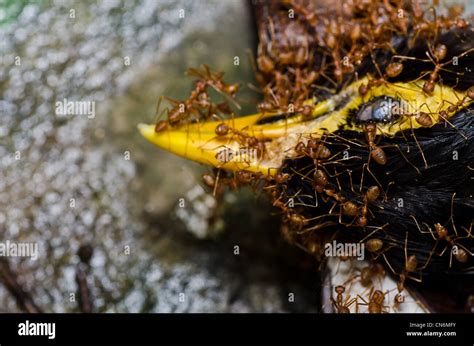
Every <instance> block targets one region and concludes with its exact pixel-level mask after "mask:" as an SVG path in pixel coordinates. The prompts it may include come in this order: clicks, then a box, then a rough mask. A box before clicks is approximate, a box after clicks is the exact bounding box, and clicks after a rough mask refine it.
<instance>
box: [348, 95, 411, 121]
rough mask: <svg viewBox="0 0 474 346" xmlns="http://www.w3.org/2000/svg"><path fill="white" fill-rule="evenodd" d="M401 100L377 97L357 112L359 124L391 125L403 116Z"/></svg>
mask: <svg viewBox="0 0 474 346" xmlns="http://www.w3.org/2000/svg"><path fill="white" fill-rule="evenodd" d="M402 111H403V107H402V102H401V101H400V100H397V99H394V98H392V97H388V96H381V97H376V98H374V99H372V100H370V101H368V102H366V103H365V104H363V105H362V106H361V107H360V108H359V110H358V111H357V115H356V121H357V122H359V123H390V122H392V121H394V120H395V119H396V118H397V117H398V116H400V115H401V114H402Z"/></svg>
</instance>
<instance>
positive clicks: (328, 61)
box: [155, 0, 474, 312]
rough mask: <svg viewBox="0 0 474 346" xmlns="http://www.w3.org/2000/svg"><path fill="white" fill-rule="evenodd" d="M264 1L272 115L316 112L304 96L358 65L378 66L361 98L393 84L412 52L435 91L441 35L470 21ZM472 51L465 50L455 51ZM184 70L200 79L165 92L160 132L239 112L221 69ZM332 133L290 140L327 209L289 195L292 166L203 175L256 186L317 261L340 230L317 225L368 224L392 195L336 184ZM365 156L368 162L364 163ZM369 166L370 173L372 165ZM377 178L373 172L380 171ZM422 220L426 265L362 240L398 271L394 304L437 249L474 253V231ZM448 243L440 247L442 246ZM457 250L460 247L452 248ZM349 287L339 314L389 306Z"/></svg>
mask: <svg viewBox="0 0 474 346" xmlns="http://www.w3.org/2000/svg"><path fill="white" fill-rule="evenodd" d="M267 6H269V7H270V8H271V11H272V15H269V16H266V17H265V16H264V15H262V17H265V18H264V20H261V21H260V22H259V23H258V24H259V28H258V29H259V38H260V41H259V46H258V56H257V59H256V64H255V63H254V67H255V73H256V80H257V82H258V83H259V84H260V88H259V89H260V90H261V92H262V96H263V101H262V102H260V103H259V104H258V110H259V111H260V112H261V113H263V114H265V113H275V114H285V115H287V116H290V115H291V114H301V115H302V116H303V119H304V118H309V117H311V115H312V113H313V106H312V105H311V104H309V103H307V102H305V101H307V100H309V99H311V98H313V97H315V98H316V99H318V97H319V96H320V95H325V96H327V95H332V94H337V93H338V92H339V91H340V90H342V89H343V88H344V86H347V85H349V84H350V83H352V82H354V81H357V80H358V77H359V76H358V67H360V66H361V65H362V64H364V63H367V61H369V62H372V63H373V66H374V67H375V70H376V74H375V75H374V76H373V75H369V76H368V82H366V83H363V84H360V86H359V89H358V93H359V94H360V96H362V97H363V96H365V95H367V94H368V93H369V92H370V90H371V89H372V88H374V87H378V86H380V85H384V84H389V83H390V80H391V79H392V78H396V77H398V76H400V74H401V73H402V72H403V70H404V62H406V61H407V60H419V61H421V62H424V63H432V65H433V69H432V70H431V71H428V72H425V73H422V74H421V75H420V76H419V78H418V79H417V80H420V79H424V83H423V85H422V87H421V88H420V92H422V93H425V94H427V95H430V94H432V93H433V91H434V90H435V86H436V85H437V84H439V83H441V82H442V81H441V79H440V73H441V71H443V70H446V66H448V65H449V64H451V63H452V60H449V61H446V56H447V53H448V52H447V47H446V46H445V45H444V44H440V43H438V42H437V38H438V37H439V35H440V33H441V32H442V31H443V30H448V29H452V28H457V29H465V28H467V27H468V26H469V23H468V22H467V21H466V20H464V19H461V18H459V15H460V13H461V12H462V10H461V9H460V8H459V7H457V6H453V7H451V8H450V9H449V12H448V15H447V16H446V17H445V16H440V15H436V13H435V10H434V9H433V8H430V9H429V10H428V11H424V10H422V8H421V5H420V3H419V1H417V0H414V1H413V2H410V1H405V0H384V1H379V0H369V1H366V0H360V1H359V0H352V1H344V3H343V5H342V8H341V9H340V10H339V12H337V13H329V12H328V10H327V9H325V10H318V9H317V8H312V4H304V5H303V4H301V3H300V2H298V1H294V0H284V1H281V2H274V3H272V2H270V4H267ZM267 10H268V9H267ZM427 13H429V15H427ZM398 36H403V37H406V38H408V39H407V42H408V46H413V45H415V44H416V43H417V42H419V41H424V42H428V51H427V52H426V56H427V59H420V58H414V57H409V56H402V55H397V54H396V50H395V49H394V47H393V45H392V42H393V40H394V38H396V37H398ZM470 51H471V50H469V51H467V52H465V53H463V54H461V55H459V56H458V58H460V57H462V56H463V55H465V54H467V53H469V52H470ZM383 53H386V54H388V56H390V57H391V58H390V60H389V61H387V64H386V65H385V67H384V68H380V67H379V65H378V64H377V63H376V62H375V56H376V55H380V54H383ZM188 74H189V75H191V76H193V77H197V80H196V82H195V86H194V89H193V90H192V92H191V93H190V95H189V97H188V98H187V99H185V100H181V101H177V100H171V99H168V100H169V102H170V103H171V105H172V107H171V108H170V109H167V110H166V112H167V119H166V120H161V121H159V122H157V124H156V128H155V131H156V132H161V131H164V130H165V129H167V128H168V127H176V126H181V125H183V124H186V123H193V122H199V121H201V120H203V121H205V120H224V119H225V118H227V117H233V116H234V115H235V113H234V111H233V110H232V107H231V104H232V105H234V106H235V105H236V104H237V103H236V101H235V95H236V93H237V91H238V89H239V86H238V85H237V84H226V83H225V82H224V81H223V74H222V73H216V72H213V71H211V70H210V69H209V68H208V67H207V66H203V68H202V69H200V70H198V69H190V70H189V71H188ZM209 88H212V89H213V90H215V91H217V92H218V93H219V94H221V95H222V96H223V97H224V99H225V100H224V102H222V103H219V104H216V103H213V102H212V101H211V98H210V96H209V93H208V91H209ZM325 96H321V97H325ZM473 100H474V86H472V87H470V88H469V89H468V90H467V92H466V96H465V97H463V98H461V99H459V100H458V102H456V103H452V104H450V105H449V107H448V108H447V109H446V110H445V111H440V112H439V114H438V115H439V116H438V117H437V118H435V117H433V114H429V113H426V112H418V113H416V114H415V115H414V118H415V120H416V122H417V123H418V124H419V125H420V126H422V127H431V126H432V125H433V124H434V122H433V119H438V121H440V122H444V123H449V120H448V118H449V115H448V113H454V112H456V111H458V110H459V109H461V108H462V107H464V106H465V104H466V103H468V102H472V101H473ZM410 116H412V115H410ZM363 127H364V128H363V129H364V133H365V139H366V145H367V147H368V150H369V160H373V161H374V162H375V163H376V164H377V165H385V164H386V163H387V156H386V154H385V151H384V150H383V148H382V147H380V146H378V145H377V140H376V137H377V135H378V134H377V125H376V124H375V123H370V122H369V123H366V124H364V125H363ZM215 135H216V136H218V137H224V136H228V135H231V136H234V137H235V138H237V139H238V141H239V143H240V144H241V145H242V146H243V147H247V148H253V149H255V150H256V151H257V152H258V154H259V157H263V156H264V155H265V151H266V148H265V142H263V141H262V140H259V139H257V138H256V137H255V136H253V135H251V134H250V133H248V132H247V131H246V130H245V129H236V128H233V127H232V126H231V125H229V123H228V122H227V123H225V122H221V123H220V124H219V125H217V126H216V128H215ZM329 138H330V135H328V136H327V138H326V137H324V136H323V137H321V138H314V137H313V136H312V135H311V134H310V135H308V136H307V137H302V138H301V139H300V140H299V141H298V143H297V144H296V146H295V147H294V148H289V149H290V152H291V153H292V155H293V156H292V158H293V159H296V158H302V157H305V158H308V159H309V160H310V161H312V162H313V165H314V166H313V168H312V169H311V170H309V172H310V174H309V175H308V174H305V175H304V176H302V177H301V179H302V180H305V181H307V182H309V183H310V184H311V186H312V187H313V188H314V191H315V192H316V193H317V194H319V195H320V196H322V197H323V199H324V201H325V202H329V203H332V207H330V209H329V212H328V214H326V215H320V216H317V217H314V218H311V219H310V218H307V217H305V216H304V215H303V214H302V213H301V212H299V211H298V208H294V206H293V202H294V201H293V198H292V197H291V196H288V195H286V193H285V191H286V184H287V183H288V182H289V181H290V179H291V178H292V176H293V174H292V173H291V172H289V173H288V172H283V171H282V170H280V171H277V172H276V173H274V174H270V173H269V174H263V173H255V172H251V171H246V170H241V171H237V172H228V171H225V170H223V169H220V168H214V170H213V172H212V174H211V173H206V174H204V175H203V181H204V183H205V185H207V186H208V187H210V188H211V189H212V190H213V193H214V195H215V196H220V195H222V194H223V192H224V190H225V186H228V187H229V188H230V189H232V190H237V189H238V188H239V187H240V186H250V187H251V188H252V189H254V190H255V191H264V192H265V193H266V194H267V195H268V196H269V199H270V201H271V203H272V204H273V206H275V207H276V208H278V209H279V210H280V211H281V213H282V214H283V220H284V223H283V226H282V233H283V235H284V237H285V238H286V239H287V240H288V241H290V242H292V243H294V244H296V245H297V246H299V247H301V248H303V249H304V250H306V251H307V252H309V253H311V254H313V255H315V256H316V257H317V258H318V259H321V257H322V256H323V255H322V253H323V251H322V244H324V243H325V242H327V241H328V239H330V238H331V237H333V236H334V234H333V233H329V234H327V233H324V232H314V231H316V230H321V229H324V228H327V227H329V226H333V225H338V224H339V225H340V224H344V221H343V219H344V218H345V217H349V218H351V219H352V220H353V221H352V223H351V224H353V225H354V226H356V227H364V228H365V227H367V228H369V227H370V218H371V212H370V207H371V205H372V204H375V203H383V202H384V201H386V198H387V196H386V195H385V196H383V197H382V191H381V188H380V187H379V186H377V185H373V186H369V187H368V188H366V189H365V190H364V191H362V190H360V191H359V197H361V198H360V200H362V201H363V203H362V204H361V203H356V202H355V201H353V200H351V198H348V197H347V196H345V195H344V194H343V193H342V192H341V191H340V188H338V182H337V174H338V173H335V174H329V170H328V167H330V165H335V164H337V160H335V158H336V157H337V156H338V155H339V154H340V153H335V152H331V150H330V149H329V148H328V145H327V143H326V142H327V141H328V140H329ZM369 163H370V162H368V163H365V165H367V166H368V165H369ZM367 171H368V172H370V170H369V168H368V167H367ZM294 174H299V173H298V172H294ZM349 174H350V172H349ZM374 178H375V180H376V177H374ZM331 180H332V181H333V182H331ZM360 186H363V184H362V183H361V184H360ZM336 210H337V211H338V212H336ZM328 215H329V216H334V215H336V216H338V219H337V220H334V221H328V220H327V219H326V216H328ZM415 222H416V219H415ZM416 225H417V226H418V229H419V231H420V232H422V233H430V234H431V236H432V237H433V238H434V240H435V247H434V249H433V251H432V252H431V254H430V256H429V258H428V260H427V261H426V263H425V264H424V265H422V266H419V263H418V259H417V257H416V255H410V256H408V253H407V245H406V243H405V265H404V268H403V270H402V271H401V272H398V273H397V272H396V271H395V270H394V269H393V268H392V266H391V265H390V263H389V261H388V260H387V258H386V257H385V253H384V252H385V251H386V250H387V248H390V246H400V244H398V245H389V244H386V241H385V240H382V239H379V238H376V237H370V236H368V237H365V238H364V239H363V240H361V241H363V242H364V244H365V247H366V249H367V250H368V251H369V252H370V253H371V254H373V259H374V260H376V259H377V258H378V257H380V256H381V257H383V258H384V259H385V261H386V263H387V265H388V267H389V268H390V269H391V270H392V272H393V274H394V275H396V276H398V278H399V282H398V285H397V286H398V294H397V295H396V296H395V300H394V304H395V307H397V306H399V304H400V303H402V302H403V299H402V298H403V296H402V291H403V289H404V285H405V281H406V280H407V279H413V280H415V281H419V280H420V279H419V278H418V277H417V276H416V273H420V272H421V271H422V270H423V269H425V268H426V267H427V266H428V265H429V262H430V259H431V257H432V256H436V255H438V256H443V255H444V253H445V252H446V251H448V249H450V250H449V251H450V252H451V256H450V266H451V261H452V257H453V255H454V258H455V260H456V261H458V262H460V263H466V262H467V261H468V260H469V259H470V258H471V257H472V256H474V254H473V253H472V252H470V251H469V249H467V248H465V247H463V246H462V245H461V244H460V243H459V240H461V239H463V238H469V237H472V235H471V229H469V230H465V232H464V235H461V234H459V235H458V231H457V230H456V228H455V227H454V225H453V231H454V234H452V232H451V233H450V232H449V231H448V228H447V226H442V225H441V224H440V223H435V224H433V225H432V228H431V227H429V226H428V225H423V227H425V230H422V229H421V227H420V226H419V225H418V223H416ZM471 226H472V225H471ZM433 229H434V231H433ZM372 233H373V232H372ZM372 233H371V234H372ZM407 237H408V234H407ZM443 244H444V247H443V248H442V250H441V251H438V252H437V253H436V250H439V247H440V246H443ZM453 248H456V250H457V251H455V252H453V251H452V249H453ZM376 275H382V271H381V269H380V267H379V266H378V265H376V264H371V265H370V266H369V267H367V269H364V270H361V271H360V274H359V275H358V279H359V280H360V282H361V284H362V285H363V286H365V287H368V286H370V285H371V284H370V282H371V280H372V277H373V276H376ZM343 293H344V286H343V285H341V286H337V287H336V298H335V299H334V298H333V299H332V303H333V305H334V307H335V309H336V311H338V312H349V307H350V306H351V305H353V304H356V305H366V306H367V307H368V311H369V312H387V311H388V310H387V306H385V305H384V300H385V293H383V292H382V291H380V290H374V289H372V290H371V292H370V293H369V296H368V297H367V299H368V300H366V299H364V298H363V297H360V296H359V297H354V298H352V299H350V298H347V299H344V298H343ZM359 301H362V303H359Z"/></svg>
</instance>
